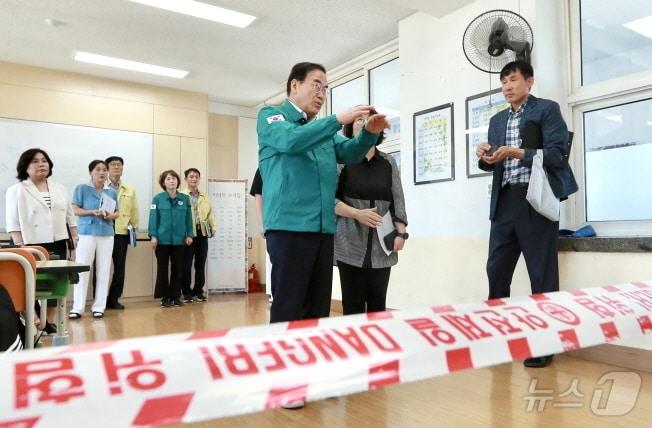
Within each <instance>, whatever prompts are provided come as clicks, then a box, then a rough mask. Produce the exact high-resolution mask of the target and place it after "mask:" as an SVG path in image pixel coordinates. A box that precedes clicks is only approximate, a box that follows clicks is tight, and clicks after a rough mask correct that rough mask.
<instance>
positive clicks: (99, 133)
mask: <svg viewBox="0 0 652 428" xmlns="http://www.w3.org/2000/svg"><path fill="white" fill-rule="evenodd" d="M152 142H153V138H152V134H146V133H142V132H130V131H117V130H113V129H101V128H90V127H86V126H73V125H61V124H57V123H45V122H34V121H28V120H17V119H4V118H0V150H1V155H0V195H2V196H1V197H0V228H1V230H2V231H5V230H6V219H5V194H6V192H7V188H8V187H9V186H12V185H13V184H15V183H17V182H18V180H17V179H16V164H17V163H18V158H19V157H20V155H21V153H23V152H24V151H25V150H27V149H31V148H34V147H38V148H41V149H43V150H45V151H46V152H47V153H48V155H49V156H50V159H52V163H53V164H54V167H53V168H52V177H51V179H52V180H53V181H55V182H57V183H60V184H63V185H64V186H65V187H66V190H68V193H69V195H70V197H71V198H72V193H73V191H74V190H75V187H76V186H77V185H78V184H81V183H86V182H88V181H89V180H90V176H89V174H88V164H89V163H90V162H91V161H92V160H94V159H106V158H107V157H109V156H113V155H115V156H120V157H121V158H123V159H124V161H125V165H124V174H123V176H122V179H123V180H124V181H125V182H126V183H127V184H129V185H131V186H133V187H134V188H135V190H136V197H137V199H138V208H139V211H140V224H139V228H140V230H147V223H148V220H149V205H150V203H151V200H152V144H153V143H152Z"/></svg>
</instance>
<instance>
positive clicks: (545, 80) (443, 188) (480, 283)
mask: <svg viewBox="0 0 652 428" xmlns="http://www.w3.org/2000/svg"><path fill="white" fill-rule="evenodd" d="M542 3H545V4H542ZM565 4H566V1H564V0H553V1H546V2H536V1H535V0H522V1H518V0H500V1H492V2H490V3H489V2H487V1H485V0H479V1H476V2H475V3H472V4H470V5H468V6H466V7H464V8H462V9H460V10H458V11H456V12H453V13H452V14H450V15H448V16H445V17H444V18H442V19H437V18H434V17H432V16H430V15H427V14H424V13H416V14H414V15H411V16H409V17H407V18H405V19H403V20H401V21H400V22H399V54H400V58H401V130H402V134H401V151H402V159H404V161H403V162H402V180H403V186H404V190H405V194H406V203H407V212H408V219H409V222H410V225H409V227H408V230H409V232H410V235H411V237H410V239H409V240H408V241H407V244H406V247H405V250H404V251H403V252H402V253H401V254H400V256H399V264H398V265H397V266H396V267H395V268H394V269H393V270H392V276H391V279H390V285H389V290H388V298H387V304H388V306H389V307H392V308H399V309H405V308H411V307H420V306H423V305H434V304H446V303H461V302H477V301H480V300H483V299H485V298H486V295H487V287H488V285H487V279H486V273H485V262H486V257H487V248H488V236H489V220H488V209H489V195H488V186H489V185H490V181H491V177H481V178H467V177H466V145H465V134H464V130H465V98H466V97H468V96H471V95H474V94H477V93H481V92H485V91H488V90H489V89H494V88H496V87H499V81H498V76H497V75H493V76H490V75H488V74H486V73H483V72H481V71H479V70H477V69H475V68H474V67H473V66H472V65H471V64H470V63H469V62H468V61H467V60H466V58H465V56H464V53H463V51H462V46H461V44H462V43H461V40H462V35H463V32H464V29H465V28H466V26H467V25H468V23H469V22H470V21H471V20H472V19H473V18H474V17H475V16H477V15H479V14H480V13H482V12H485V11H487V10H491V9H509V10H512V11H515V12H517V13H520V14H521V15H522V16H523V17H524V18H525V19H526V20H528V22H529V23H530V25H531V26H532V27H533V30H534V32H535V48H534V54H533V65H534V69H535V86H534V88H533V93H534V94H535V95H537V96H542V97H546V98H551V99H554V100H556V101H557V102H559V103H560V105H561V107H562V113H563V114H564V116H565V118H566V120H567V123H568V124H569V128H570V129H571V130H572V129H573V128H574V127H576V126H579V124H574V123H572V118H571V115H570V111H569V109H568V103H567V97H568V94H569V85H568V70H569V67H568V52H567V51H566V50H564V49H563V48H560V46H568V40H567V38H566V34H567V33H566V31H567V30H566V25H567V23H566V15H565ZM449 102H453V103H454V140H455V180H454V181H450V182H443V183H434V184H427V185H419V186H415V185H414V184H413V165H412V153H413V136H412V126H413V125H412V115H413V113H414V112H416V111H420V110H424V109H427V108H430V107H434V106H437V105H441V104H445V103H449ZM574 149H575V150H581V144H576V145H575V146H574ZM577 157H578V156H573V155H571V162H574V161H575V160H574V159H575V158H577ZM574 204H575V199H574V197H573V196H571V198H570V200H569V201H567V202H564V203H563V204H562V205H563V208H562V209H563V217H562V226H568V227H576V226H578V225H577V224H573V223H572V221H571V219H572V218H573V217H572V211H573V207H574ZM559 261H560V282H561V289H562V290H568V289H573V288H583V287H592V286H598V285H604V284H617V283H622V282H629V281H635V280H649V279H652V254H649V253H647V254H646V253H637V254H610V253H566V252H564V253H560V255H559ZM529 292H530V291H529V279H528V276H527V271H526V269H525V266H524V263H523V260H522V258H521V260H520V261H519V264H518V266H517V268H516V272H515V274H514V279H513V287H512V294H513V295H523V294H529ZM333 298H334V299H340V298H341V293H340V290H339V281H338V279H337V271H335V282H334V286H333ZM624 344H626V345H629V346H636V347H640V348H643V349H652V338H650V337H648V338H646V339H645V340H638V341H634V342H627V343H624Z"/></svg>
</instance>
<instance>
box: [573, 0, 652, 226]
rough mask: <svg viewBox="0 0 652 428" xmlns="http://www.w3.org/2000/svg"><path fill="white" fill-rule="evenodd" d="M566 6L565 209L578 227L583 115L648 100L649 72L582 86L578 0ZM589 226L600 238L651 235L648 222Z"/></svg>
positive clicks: (582, 199) (582, 213) (651, 91)
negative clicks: (569, 172) (569, 175)
mask: <svg viewBox="0 0 652 428" xmlns="http://www.w3.org/2000/svg"><path fill="white" fill-rule="evenodd" d="M644 1H645V0H644ZM568 4H569V7H568V16H569V24H570V25H569V32H570V37H569V39H570V70H569V72H570V76H571V94H570V95H569V96H568V107H569V110H570V111H571V118H572V124H573V129H574V130H575V139H574V144H573V150H572V151H573V153H572V155H571V161H572V166H573V172H574V174H575V178H576V180H577V181H578V183H579V190H578V192H577V194H576V195H575V197H574V204H570V206H569V207H568V208H569V209H570V213H569V216H570V220H571V222H572V223H573V224H575V225H577V226H579V225H581V224H584V223H586V222H587V219H586V196H587V195H586V171H585V162H586V160H585V151H584V150H585V145H584V113H586V112H589V111H594V110H600V109H604V108H609V107H614V106H618V105H621V104H627V103H633V102H637V101H642V100H645V99H647V98H650V97H652V69H649V70H644V71H640V72H635V73H631V74H627V75H623V76H620V77H617V78H613V79H609V80H604V81H600V82H595V83H590V84H587V85H582V46H581V43H582V40H581V0H571V1H569V3H568ZM591 224H592V225H593V227H594V228H595V230H596V232H597V234H598V235H600V236H625V237H634V236H650V235H652V219H649V220H627V221H615V220H611V221H592V222H591Z"/></svg>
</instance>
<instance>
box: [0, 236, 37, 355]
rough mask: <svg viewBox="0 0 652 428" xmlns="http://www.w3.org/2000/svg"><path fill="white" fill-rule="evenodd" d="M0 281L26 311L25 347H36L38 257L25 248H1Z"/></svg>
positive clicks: (14, 301) (22, 310)
mask: <svg viewBox="0 0 652 428" xmlns="http://www.w3.org/2000/svg"><path fill="white" fill-rule="evenodd" d="M0 283H2V284H3V285H4V286H5V288H6V289H7V291H8V292H9V296H10V297H11V301H12V302H13V303H14V306H15V307H16V311H18V312H25V348H26V349H32V348H34V336H35V333H36V326H35V325H34V299H35V292H36V291H35V290H36V258H35V257H34V256H33V255H32V253H30V251H28V250H25V249H23V248H10V249H0Z"/></svg>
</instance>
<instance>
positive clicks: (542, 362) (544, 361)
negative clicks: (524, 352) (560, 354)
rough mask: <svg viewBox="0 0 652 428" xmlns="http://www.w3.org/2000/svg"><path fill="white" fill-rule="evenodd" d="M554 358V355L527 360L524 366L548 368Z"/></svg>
mask: <svg viewBox="0 0 652 428" xmlns="http://www.w3.org/2000/svg"><path fill="white" fill-rule="evenodd" d="M553 357H554V355H544V356H543V357H536V358H527V359H526V360H525V361H523V365H524V366H525V367H531V368H537V369H540V368H543V367H548V366H549V365H550V363H552V358H553Z"/></svg>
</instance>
